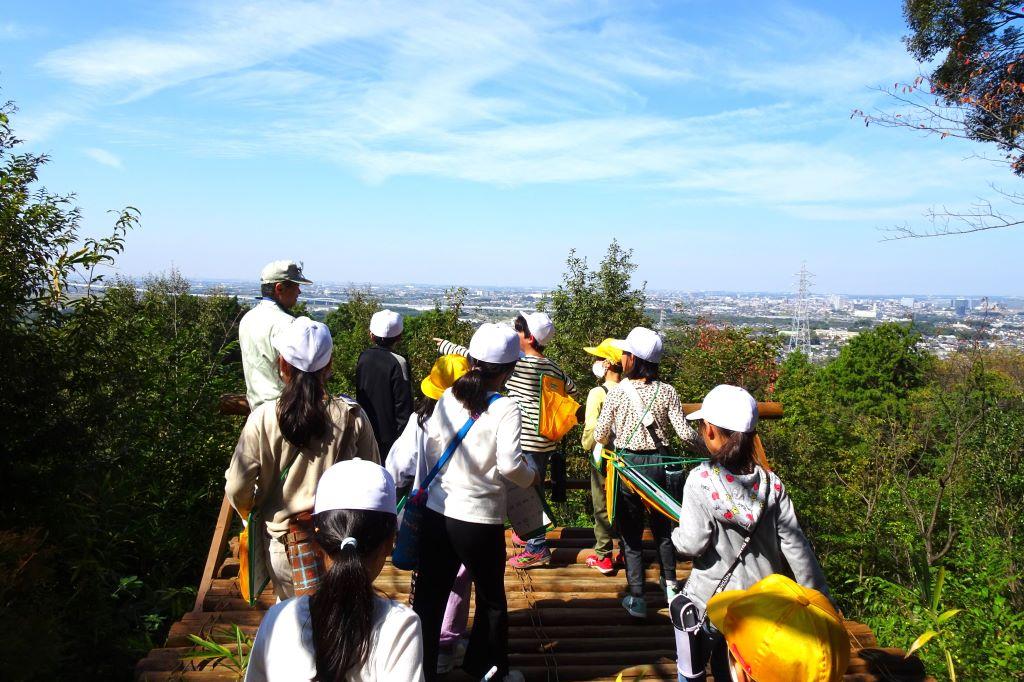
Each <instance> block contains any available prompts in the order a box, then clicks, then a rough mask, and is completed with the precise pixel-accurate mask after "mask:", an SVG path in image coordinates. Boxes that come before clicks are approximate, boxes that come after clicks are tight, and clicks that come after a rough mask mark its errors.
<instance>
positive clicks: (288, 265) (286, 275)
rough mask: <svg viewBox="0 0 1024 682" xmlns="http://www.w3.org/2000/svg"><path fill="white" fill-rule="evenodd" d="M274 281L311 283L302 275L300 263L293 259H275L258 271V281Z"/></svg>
mask: <svg viewBox="0 0 1024 682" xmlns="http://www.w3.org/2000/svg"><path fill="white" fill-rule="evenodd" d="M275 282H295V283H296V284H312V282H311V281H309V280H308V279H306V278H305V277H304V276H303V275H302V264H301V263H296V262H295V261H293V260H276V261H273V262H272V263H267V264H266V265H265V266H263V270H261V271H260V283H261V284H273V283H275Z"/></svg>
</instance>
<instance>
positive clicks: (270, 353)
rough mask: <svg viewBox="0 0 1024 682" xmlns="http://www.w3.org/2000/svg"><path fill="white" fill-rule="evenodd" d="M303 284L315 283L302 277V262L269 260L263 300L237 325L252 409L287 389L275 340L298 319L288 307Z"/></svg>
mask: <svg viewBox="0 0 1024 682" xmlns="http://www.w3.org/2000/svg"><path fill="white" fill-rule="evenodd" d="M300 284H312V282H311V281H309V280H308V279H306V278H305V277H304V276H303V274H302V265H301V264H297V263H295V262H294V261H290V260H276V261H274V262H272V263H267V265H266V267H264V268H263V271H262V272H261V273H260V294H261V298H260V301H259V303H257V304H256V305H255V306H254V307H253V308H252V310H250V311H249V312H247V313H246V314H245V315H243V316H242V321H241V322H239V324H238V345H239V348H240V349H241V351H242V371H243V372H244V373H245V397H246V398H248V400H249V409H250V410H254V409H256V408H257V407H259V405H260V404H262V403H264V402H266V401H268V400H274V399H276V398H277V397H278V396H280V395H281V390H282V389H284V382H283V381H282V380H281V375H280V373H279V371H278V367H277V357H278V353H277V351H276V350H275V349H274V346H273V344H272V340H273V339H274V337H275V336H277V335H278V334H279V333H280V332H281V330H282V329H284V328H285V327H287V326H288V325H290V324H291V323H292V320H294V319H295V318H294V316H293V315H292V314H291V313H290V312H289V310H291V308H292V307H294V306H295V303H296V302H297V301H298V300H299V294H300V293H302V290H301V289H300V288H299V285H300Z"/></svg>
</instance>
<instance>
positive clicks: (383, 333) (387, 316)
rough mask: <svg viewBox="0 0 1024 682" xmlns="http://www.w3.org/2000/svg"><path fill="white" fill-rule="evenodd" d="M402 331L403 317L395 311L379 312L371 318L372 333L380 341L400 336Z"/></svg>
mask: <svg viewBox="0 0 1024 682" xmlns="http://www.w3.org/2000/svg"><path fill="white" fill-rule="evenodd" d="M402 329H403V326H402V316H401V315H399V314H398V313H396V312H394V311H393V310H378V311H377V312H375V313H374V314H373V317H371V318H370V333H371V334H373V335H374V336H376V337H377V338H378V339H390V338H391V337H392V336H398V335H399V334H401V333H402Z"/></svg>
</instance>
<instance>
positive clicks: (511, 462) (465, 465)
mask: <svg viewBox="0 0 1024 682" xmlns="http://www.w3.org/2000/svg"><path fill="white" fill-rule="evenodd" d="M468 352H469V358H470V370H469V372H467V373H466V374H464V375H463V376H462V377H460V378H459V379H458V380H457V381H456V382H455V383H454V384H453V385H452V387H451V388H449V389H447V390H446V391H444V393H443V394H442V395H441V398H440V400H438V401H437V405H436V406H435V408H434V411H433V413H432V414H431V415H430V418H429V419H428V420H427V421H426V423H425V424H424V426H423V429H424V431H425V432H426V439H425V442H426V445H425V449H424V451H423V452H422V453H421V456H422V458H423V460H424V464H425V466H426V467H428V468H432V467H433V466H434V465H435V464H436V463H437V462H438V461H439V460H440V458H441V456H442V454H443V452H444V451H445V450H446V448H447V447H448V444H449V443H450V442H452V440H453V438H454V437H455V434H456V432H457V431H459V430H460V428H462V427H464V425H466V424H467V423H468V422H469V420H470V418H471V417H472V418H474V419H475V421H474V422H472V424H471V426H470V428H469V430H468V431H466V432H465V436H464V438H463V440H462V443H461V444H460V445H459V447H458V448H457V449H456V450H455V451H454V454H453V455H452V456H451V459H450V460H449V461H448V464H447V466H446V468H444V469H442V470H441V471H440V474H439V475H438V476H437V477H436V478H435V479H434V481H433V484H432V485H431V487H430V489H429V491H428V496H427V502H426V508H425V509H424V510H423V518H422V521H421V525H420V539H419V551H420V556H419V561H418V566H419V575H418V577H417V580H416V596H415V600H414V603H413V608H414V609H415V610H416V613H418V614H419V616H420V619H421V621H422V623H423V667H424V674H425V676H426V678H427V679H428V680H432V679H436V675H437V655H438V638H439V636H440V633H441V619H442V615H443V613H444V610H445V604H446V602H447V601H448V595H449V593H450V591H451V588H452V584H453V582H454V580H455V576H456V574H457V572H458V570H459V565H460V564H464V565H465V566H466V568H468V569H469V572H470V574H471V575H472V576H473V585H474V587H475V588H476V613H475V616H474V618H473V631H472V633H471V634H470V638H469V647H468V649H467V651H466V657H465V661H464V663H463V669H464V670H466V672H468V673H469V674H470V675H473V676H475V678H476V679H480V678H481V677H483V676H484V675H485V674H487V673H488V671H490V669H491V668H492V667H496V668H497V669H498V671H497V672H498V675H497V677H496V678H495V679H496V680H501V679H504V680H509V681H514V680H522V679H523V678H522V675H521V673H519V671H510V670H509V667H508V602H507V601H506V598H505V582H504V574H505V526H504V522H505V507H506V493H505V485H506V481H510V482H511V483H512V484H514V485H517V486H519V487H521V488H527V487H529V486H532V485H536V484H537V481H538V476H537V473H536V472H535V471H534V470H533V468H532V467H531V466H530V464H529V462H528V461H527V460H526V458H525V457H524V456H523V452H522V448H521V446H520V442H519V438H520V432H521V430H522V419H521V417H520V413H519V406H518V405H517V404H516V402H515V401H514V400H510V399H509V398H505V397H502V396H500V395H499V394H498V391H500V390H501V388H502V387H503V386H504V385H505V382H506V381H507V380H508V378H509V376H510V375H511V374H512V371H513V370H514V369H515V366H516V361H517V360H518V358H519V339H518V336H517V335H516V333H515V332H514V331H513V330H512V329H511V328H509V327H505V326H501V325H496V324H483V325H481V326H480V328H479V329H478V330H477V331H476V333H475V334H473V339H472V340H471V341H470V343H469V349H468Z"/></svg>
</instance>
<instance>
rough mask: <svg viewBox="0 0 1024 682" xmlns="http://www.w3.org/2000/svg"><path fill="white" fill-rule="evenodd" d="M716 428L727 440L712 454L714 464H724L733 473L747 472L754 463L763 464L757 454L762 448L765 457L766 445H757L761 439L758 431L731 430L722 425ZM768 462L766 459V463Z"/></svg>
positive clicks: (761, 451) (761, 454) (762, 456)
mask: <svg viewBox="0 0 1024 682" xmlns="http://www.w3.org/2000/svg"><path fill="white" fill-rule="evenodd" d="M715 428H716V429H717V430H718V431H719V432H721V434H722V436H723V437H724V439H725V442H724V443H723V444H722V447H721V449H720V450H719V451H718V452H716V453H714V454H712V455H711V463H712V464H717V465H719V466H723V467H725V468H726V469H728V470H729V471H731V472H733V473H741V472H745V471H748V470H750V469H752V468H753V465H754V464H761V462H759V461H758V458H757V456H756V455H757V450H760V456H761V458H764V447H763V446H762V447H760V448H758V447H757V446H758V445H760V443H761V439H760V437H758V435H757V433H756V432H753V431H751V432H750V433H744V432H743V431H730V430H729V429H724V428H722V427H721V426H715ZM767 462H768V461H767V459H764V464H767ZM762 466H763V465H762ZM765 468H767V467H765Z"/></svg>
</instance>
